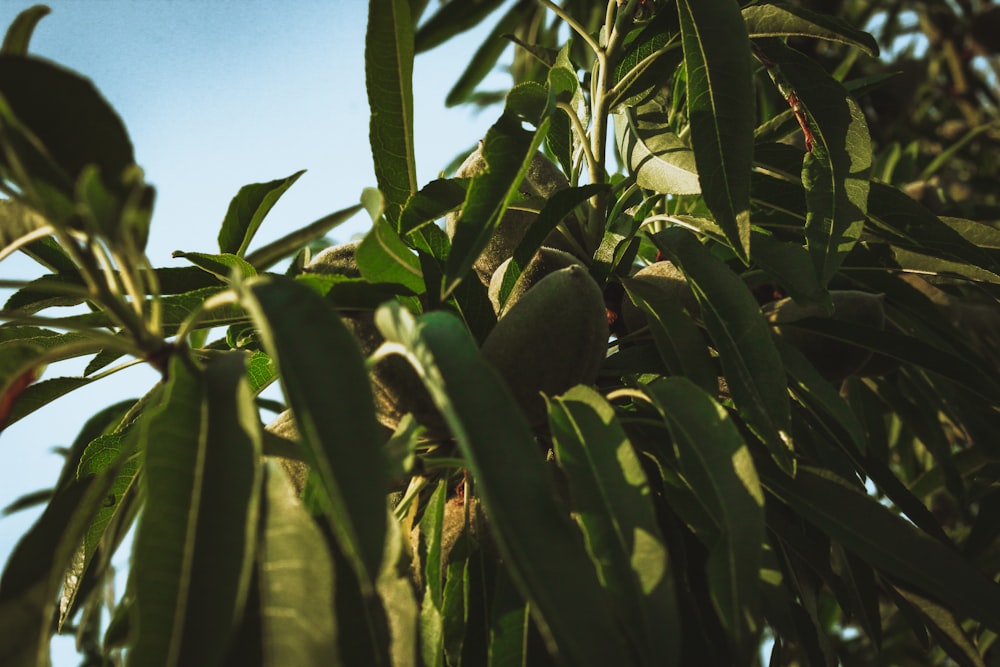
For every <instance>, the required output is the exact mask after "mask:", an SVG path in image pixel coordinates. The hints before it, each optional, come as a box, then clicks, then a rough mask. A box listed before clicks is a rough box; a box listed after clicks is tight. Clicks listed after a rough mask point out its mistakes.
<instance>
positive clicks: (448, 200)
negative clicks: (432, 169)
mask: <svg viewBox="0 0 1000 667" xmlns="http://www.w3.org/2000/svg"><path fill="white" fill-rule="evenodd" d="M465 185H466V184H463V182H462V181H460V180H459V179H455V178H438V179H435V180H433V181H431V182H430V183H428V184H427V185H425V186H424V187H422V188H420V190H419V191H418V192H416V193H414V194H413V196H411V197H410V198H409V199H408V200H407V201H406V206H405V207H404V208H403V211H402V213H401V214H400V218H399V233H400V234H403V235H406V234H410V233H413V232H416V231H418V230H420V229H422V228H423V227H424V226H425V225H427V224H429V223H431V222H433V221H434V220H437V219H438V218H440V217H443V216H444V215H445V214H446V213H448V212H450V211H453V210H455V209H456V208H458V207H459V206H461V205H462V202H464V201H465V192H466V187H465Z"/></svg>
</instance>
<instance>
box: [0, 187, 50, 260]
mask: <svg viewBox="0 0 1000 667" xmlns="http://www.w3.org/2000/svg"><path fill="white" fill-rule="evenodd" d="M48 224H49V223H48V221H47V220H46V219H45V218H44V217H42V216H41V215H39V214H38V213H37V212H36V211H35V210H34V209H32V208H30V207H28V206H25V205H24V204H23V203H21V202H19V201H15V200H13V199H4V200H0V257H6V256H7V255H9V254H10V253H11V252H13V251H14V248H12V247H11V246H12V245H13V244H15V243H16V244H17V246H18V247H20V246H21V245H22V244H23V243H24V237H26V236H28V235H30V234H32V233H33V232H38V231H39V230H44V229H45V228H46V227H47V226H48Z"/></svg>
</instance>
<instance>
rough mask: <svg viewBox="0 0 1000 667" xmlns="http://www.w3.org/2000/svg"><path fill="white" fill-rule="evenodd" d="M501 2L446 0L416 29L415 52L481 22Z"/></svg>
mask: <svg viewBox="0 0 1000 667" xmlns="http://www.w3.org/2000/svg"><path fill="white" fill-rule="evenodd" d="M502 4H503V0H473V1H472V2H447V3H444V4H443V5H442V6H441V8H440V9H439V10H438V11H437V13H435V14H434V15H433V16H431V17H430V18H428V19H427V20H426V21H424V22H423V23H422V24H421V26H420V28H419V29H418V30H417V33H416V37H415V39H414V44H415V48H416V52H417V53H423V52H424V51H429V50H430V49H433V48H434V47H435V46H438V45H439V44H443V43H444V42H446V41H448V40H449V39H451V38H452V37H454V36H455V35H458V34H459V33H462V32H465V31H466V30H469V29H470V28H473V27H474V26H477V25H479V24H480V23H482V21H483V19H484V18H486V17H487V16H489V15H490V13H491V12H493V10H495V9H496V8H497V7H499V6H500V5H502Z"/></svg>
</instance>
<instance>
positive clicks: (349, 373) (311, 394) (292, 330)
mask: <svg viewBox="0 0 1000 667" xmlns="http://www.w3.org/2000/svg"><path fill="white" fill-rule="evenodd" d="M241 300H242V301H243V303H244V304H245V307H246V309H247V311H248V312H249V313H250V314H251V317H252V319H253V321H254V323H255V324H256V326H257V328H258V329H259V331H260V336H261V338H262V340H263V341H264V349H265V351H266V352H267V354H268V356H270V357H271V359H272V361H273V362H274V363H275V364H276V365H277V367H278V369H279V372H280V379H281V386H282V391H283V392H284V394H285V398H286V400H287V402H288V404H289V406H290V407H291V409H292V413H293V414H294V415H295V423H296V425H297V427H298V431H299V435H300V437H301V440H302V443H303V446H304V448H305V454H306V459H307V462H308V463H309V465H310V466H311V468H312V470H313V471H314V472H315V473H317V474H318V476H319V479H320V480H321V482H322V488H323V490H324V491H325V492H326V495H327V496H328V498H329V501H330V505H331V509H330V512H329V517H328V518H329V522H330V527H331V528H332V530H333V533H334V535H336V537H337V540H338V543H339V545H340V548H341V549H343V551H344V553H345V555H346V556H347V558H348V561H349V562H350V564H351V567H352V568H353V569H354V571H355V572H356V574H357V577H358V579H359V581H360V583H361V586H362V591H363V592H364V593H365V594H366V595H368V594H370V593H371V592H372V589H373V587H374V584H375V578H376V577H377V575H378V572H379V569H380V566H381V563H382V552H383V549H384V541H385V519H386V515H385V495H386V493H387V492H388V480H387V476H386V462H385V459H384V454H383V452H382V449H381V447H380V442H379V436H378V426H377V422H376V421H375V406H374V403H373V399H372V390H371V385H370V384H369V381H368V373H367V371H366V370H365V364H364V359H363V358H362V356H361V350H360V349H359V347H358V343H357V341H356V340H355V338H354V336H353V335H352V334H351V332H350V331H349V330H348V329H347V327H346V326H345V325H344V323H343V322H342V321H341V320H340V318H339V317H338V316H337V314H336V312H335V311H334V310H333V309H332V308H330V306H329V305H327V304H326V303H325V302H324V301H323V298H322V297H321V296H320V295H318V294H316V293H315V292H313V291H312V290H311V289H309V288H308V287H306V286H304V285H299V284H297V283H295V282H294V281H291V280H288V279H284V278H278V277H273V278H268V279H263V278H256V279H252V280H250V281H247V282H246V283H245V284H244V285H243V286H242V290H241Z"/></svg>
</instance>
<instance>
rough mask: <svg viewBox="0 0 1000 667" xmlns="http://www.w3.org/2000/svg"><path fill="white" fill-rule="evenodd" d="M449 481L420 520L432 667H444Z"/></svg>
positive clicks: (424, 637) (427, 655)
mask: <svg viewBox="0 0 1000 667" xmlns="http://www.w3.org/2000/svg"><path fill="white" fill-rule="evenodd" d="M447 494H448V484H447V480H441V481H440V482H438V486H437V488H436V489H435V490H434V493H432V494H431V497H430V499H429V500H428V501H427V504H426V505H425V506H424V515H423V517H422V518H421V519H420V551H421V552H422V553H423V556H424V557H423V559H422V562H423V564H424V568H423V577H424V600H423V607H422V608H421V610H420V640H421V649H422V653H421V657H422V658H423V661H424V664H425V665H428V666H437V665H444V619H443V618H442V616H441V612H442V607H443V605H444V592H443V585H444V573H445V566H446V563H445V562H444V561H445V558H446V556H447V554H443V553H442V549H441V531H442V530H443V526H444V510H445V502H446V498H447Z"/></svg>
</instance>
